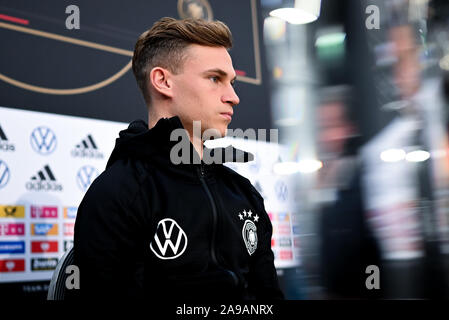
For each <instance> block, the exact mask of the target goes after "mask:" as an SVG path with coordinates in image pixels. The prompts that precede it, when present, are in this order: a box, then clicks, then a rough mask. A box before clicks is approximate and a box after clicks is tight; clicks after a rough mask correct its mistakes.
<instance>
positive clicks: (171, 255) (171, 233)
mask: <svg viewBox="0 0 449 320" xmlns="http://www.w3.org/2000/svg"><path fill="white" fill-rule="evenodd" d="M150 248H151V251H153V253H154V254H155V255H156V256H157V257H158V258H160V259H162V260H168V259H175V258H178V257H179V256H180V255H182V254H183V253H184V251H185V250H186V248H187V236H186V233H185V232H184V230H182V228H181V227H180V226H179V224H178V223H177V222H176V221H175V220H173V219H170V218H165V219H162V220H161V221H159V223H158V224H157V229H156V233H155V235H154V238H153V241H151V243H150Z"/></svg>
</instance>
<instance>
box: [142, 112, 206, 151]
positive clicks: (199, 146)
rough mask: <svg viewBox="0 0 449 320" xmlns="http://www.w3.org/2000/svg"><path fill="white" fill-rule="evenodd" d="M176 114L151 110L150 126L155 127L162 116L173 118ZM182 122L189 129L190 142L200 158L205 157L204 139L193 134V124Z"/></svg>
mask: <svg viewBox="0 0 449 320" xmlns="http://www.w3.org/2000/svg"><path fill="white" fill-rule="evenodd" d="M174 116H175V115H172V114H168V113H166V114H161V113H157V112H151V111H150V112H149V113H148V128H149V129H151V128H153V127H154V126H155V125H156V123H157V122H158V121H159V120H160V119H162V118H171V117H174ZM180 120H181V123H182V126H183V127H184V129H185V130H186V131H187V133H188V135H189V139H190V142H191V143H192V145H193V147H194V148H195V150H196V152H197V153H198V155H199V156H200V159H203V141H202V138H201V137H197V136H194V134H193V124H190V125H188V124H185V123H183V122H182V119H180Z"/></svg>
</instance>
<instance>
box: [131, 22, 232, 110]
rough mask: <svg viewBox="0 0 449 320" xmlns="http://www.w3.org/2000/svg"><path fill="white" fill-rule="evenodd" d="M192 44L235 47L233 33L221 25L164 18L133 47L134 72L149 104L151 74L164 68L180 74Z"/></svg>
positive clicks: (142, 35)
mask: <svg viewBox="0 0 449 320" xmlns="http://www.w3.org/2000/svg"><path fill="white" fill-rule="evenodd" d="M191 44H198V45H203V46H209V47H224V48H226V49H229V48H231V47H232V35H231V31H230V30H229V28H228V27H227V26H226V25H225V24H224V23H223V22H221V21H212V22H210V21H206V20H202V19H191V18H189V19H183V20H177V19H174V18H169V17H165V18H161V19H160V20H158V21H156V22H155V23H154V24H153V26H152V27H151V28H150V29H149V30H147V31H145V32H144V33H142V34H141V35H140V36H139V38H138V40H137V42H136V45H135V47H134V55H133V61H132V68H133V72H134V76H135V78H136V81H137V84H138V85H139V88H140V90H141V91H142V94H143V96H144V98H145V101H147V103H148V102H149V95H148V92H147V86H146V83H147V76H148V72H149V71H151V69H153V68H154V67H162V68H164V69H168V70H169V71H170V72H172V73H174V74H178V73H179V72H181V71H182V65H183V62H184V59H185V57H186V55H185V49H186V48H187V47H188V46H189V45H191Z"/></svg>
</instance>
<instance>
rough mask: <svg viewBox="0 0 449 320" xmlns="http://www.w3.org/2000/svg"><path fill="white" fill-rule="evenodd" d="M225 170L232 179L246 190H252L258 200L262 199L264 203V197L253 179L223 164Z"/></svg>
mask: <svg viewBox="0 0 449 320" xmlns="http://www.w3.org/2000/svg"><path fill="white" fill-rule="evenodd" d="M223 170H224V171H225V174H227V175H229V176H230V177H231V179H234V180H236V181H237V182H238V183H239V184H241V185H242V186H243V187H244V188H245V189H246V190H248V191H249V192H251V194H252V195H253V196H254V197H255V198H256V199H257V200H258V201H261V202H262V204H263V201H264V199H263V197H262V196H261V195H260V193H259V191H257V189H256V188H255V187H254V186H253V184H252V183H251V181H249V179H247V178H245V177H244V176H242V175H241V174H239V173H237V172H236V171H234V170H232V169H231V168H229V167H227V166H225V165H223Z"/></svg>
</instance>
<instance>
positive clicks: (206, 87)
mask: <svg viewBox="0 0 449 320" xmlns="http://www.w3.org/2000/svg"><path fill="white" fill-rule="evenodd" d="M186 51H187V52H186V54H187V56H186V58H185V59H184V64H183V67H182V71H181V73H179V74H177V75H173V78H172V79H173V102H174V104H173V108H174V113H175V114H176V115H178V116H179V118H180V119H181V121H182V124H183V126H184V128H185V129H187V130H188V131H189V132H190V133H192V126H193V121H201V133H203V132H204V130H207V129H216V130H218V132H219V134H220V135H221V136H222V137H224V136H226V130H227V127H228V125H229V123H230V122H231V117H232V114H233V106H234V105H236V104H238V103H239V101H240V100H239V97H238V96H237V94H236V93H235V91H234V88H233V83H234V81H235V76H236V75H235V70H234V67H233V66H232V60H231V57H230V55H229V53H228V51H227V50H226V49H225V48H224V47H206V46H200V45H190V46H189V47H188V48H187V49H186Z"/></svg>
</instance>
